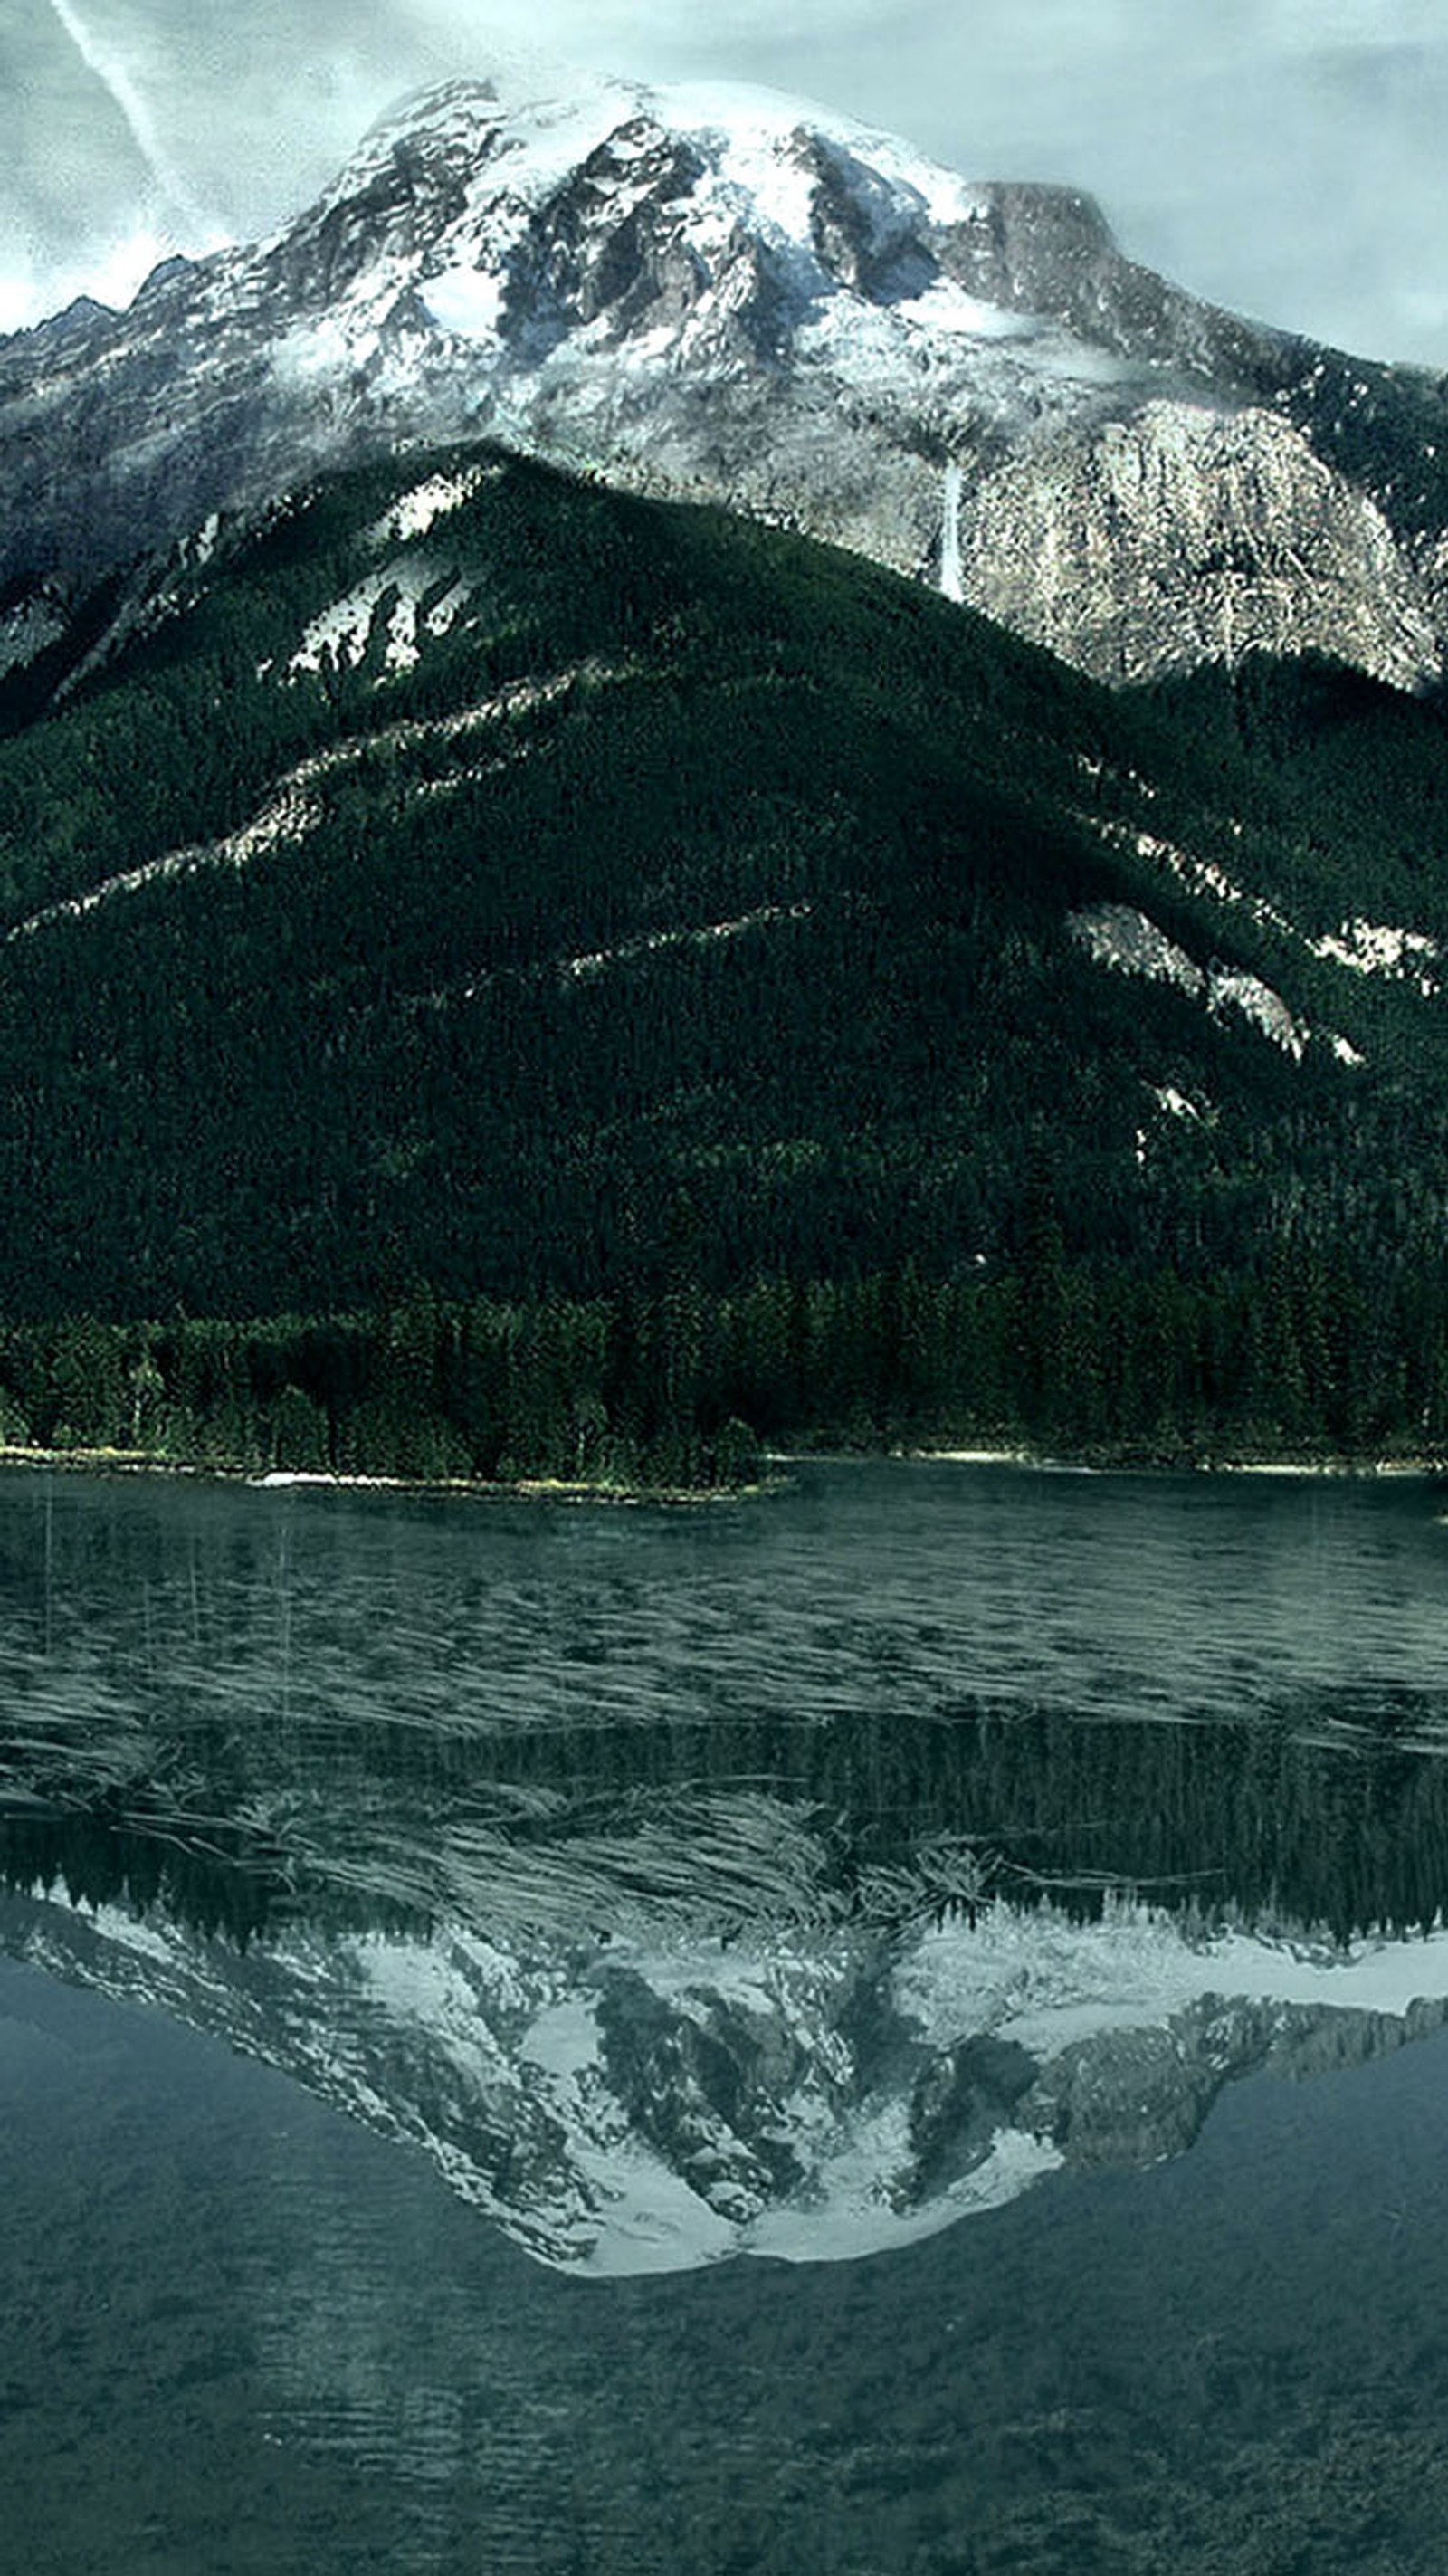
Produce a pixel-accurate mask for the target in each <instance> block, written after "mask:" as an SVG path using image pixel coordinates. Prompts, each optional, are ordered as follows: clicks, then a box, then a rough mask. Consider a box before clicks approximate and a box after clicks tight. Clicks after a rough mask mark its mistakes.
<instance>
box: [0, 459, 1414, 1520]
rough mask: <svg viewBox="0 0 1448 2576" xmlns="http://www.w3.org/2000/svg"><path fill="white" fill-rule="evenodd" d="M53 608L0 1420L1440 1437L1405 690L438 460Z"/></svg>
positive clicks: (27, 679)
mask: <svg viewBox="0 0 1448 2576" xmlns="http://www.w3.org/2000/svg"><path fill="white" fill-rule="evenodd" d="M90 636H91V642H92V651H91V657H90V659H89V661H88V662H81V663H79V664H77V665H74V666H73V667H71V668H70V669H69V670H66V669H62V668H60V667H58V666H57V665H56V664H55V663H52V664H51V665H50V666H49V667H47V668H44V669H42V670H41V671H39V672H38V673H37V672H32V673H30V674H27V675H17V676H15V677H13V678H12V679H11V680H10V681H9V682H8V683H6V684H3V685H0V713H3V714H4V716H5V719H6V722H7V724H8V731H7V733H6V736H5V738H4V739H3V740H0V939H3V965H0V1315H3V1316H4V1317H5V1318H6V1319H7V1322H8V1326H9V1341H8V1343H6V1344H5V1345H4V1346H3V1347H0V1403H3V1404H4V1406H5V1408H6V1413H7V1417H8V1419H9V1421H10V1424H11V1428H12V1430H16V1431H21V1432H23V1433H25V1434H28V1435H29V1436H32V1437H37V1438H40V1437H46V1438H62V1437H63V1438H64V1439H75V1440H84V1439H92V1438H101V1437H105V1438H107V1439H120V1438H125V1437H128V1436H132V1437H135V1438H137V1439H138V1440H140V1441H141V1442H142V1444H143V1445H145V1444H147V1443H150V1444H152V1445H154V1444H155V1443H156V1442H158V1441H160V1442H161V1443H162V1444H163V1445H165V1444H166V1443H169V1445H171V1446H172V1447H173V1448H179V1449H181V1450H182V1451H188V1450H192V1451H194V1450H198V1449H199V1451H200V1452H201V1454H213V1455H220V1454H229V1455H237V1456H240V1457H242V1458H245V1459H247V1460H253V1461H255V1462H257V1463H267V1461H268V1460H269V1459H272V1458H281V1459H283V1460H284V1461H285V1460H289V1459H290V1460H293V1462H294V1463H302V1464H313V1463H316V1464H347V1463H356V1464H371V1465H377V1464H382V1463H386V1462H387V1460H388V1458H389V1456H390V1457H391V1458H392V1459H393V1461H394V1462H395V1463H400V1464H403V1465H407V1466H409V1467H412V1468H414V1469H418V1470H420V1471H424V1472H426V1471H428V1467H429V1461H430V1462H431V1466H432V1467H433V1468H439V1467H442V1466H446V1467H447V1468H449V1469H451V1470H458V1471H465V1472H496V1471H498V1470H499V1469H500V1468H506V1469H512V1470H526V1469H529V1468H532V1467H538V1466H546V1467H548V1468H551V1469H555V1470H558V1471H562V1472H572V1471H573V1470H574V1469H576V1468H580V1467H581V1468H582V1469H583V1470H584V1471H589V1472H591V1471H596V1470H597V1469H598V1468H599V1467H600V1466H601V1464H603V1463H604V1462H605V1459H606V1457H612V1458H615V1459H616V1458H618V1457H620V1456H623V1455H624V1454H627V1455H629V1456H637V1455H638V1453H639V1451H640V1449H641V1448H642V1449H643V1450H644V1451H646V1452H648V1453H649V1454H655V1453H656V1452H658V1450H659V1444H660V1443H663V1444H664V1447H665V1448H666V1449H669V1454H670V1456H671V1458H672V1459H673V1461H674V1463H675V1464H676V1465H678V1464H680V1462H682V1471H683V1472H688V1470H689V1467H690V1465H691V1464H694V1465H697V1463H698V1461H699V1459H700V1458H701V1457H702V1456H703V1453H704V1451H705V1450H708V1451H709V1453H710V1455H711V1457H712V1458H713V1460H714V1464H715V1465H716V1466H717V1465H718V1464H719V1463H720V1461H719V1456H718V1451H719V1440H720V1435H721V1434H722V1431H723V1428H724V1426H725V1425H726V1424H728V1423H729V1422H731V1421H732V1420H734V1419H735V1418H736V1417H738V1418H741V1419H742V1421H743V1422H744V1424H745V1425H746V1426H748V1428H750V1429H752V1430H753V1431H755V1432H757V1433H759V1434H760V1435H761V1436H764V1437H769V1438H790V1439H797V1438H799V1437H801V1436H805V1435H807V1434H809V1433H812V1432H814V1433H818V1434H820V1435H821V1436H825V1435H832V1436H849V1437H862V1438H881V1437H890V1436H920V1435H925V1434H931V1433H939V1432H950V1431H962V1430H967V1429H968V1430H976V1431H981V1432H985V1431H991V1432H1000V1431H1008V1432H1019V1431H1025V1432H1029V1433H1030V1434H1031V1435H1032V1436H1036V1437H1042V1436H1044V1437H1056V1438H1070V1439H1073V1440H1076V1441H1086V1442H1100V1443H1107V1444H1116V1445H1120V1444H1122V1443H1126V1444H1128V1445H1129V1444H1139V1445H1142V1446H1145V1447H1148V1448H1149V1447H1152V1446H1156V1447H1162V1448H1174V1449H1180V1448H1182V1447H1202V1446H1206V1447H1211V1446H1213V1445H1219V1444H1220V1443H1221V1442H1223V1441H1231V1440H1237V1441H1239V1442H1241V1441H1254V1440H1255V1441H1260V1440H1268V1439H1273V1438H1280V1437H1284V1436H1290V1437H1292V1438H1293V1439H1295V1440H1299V1441H1307V1440H1312V1439H1320V1440H1322V1441H1324V1442H1328V1443H1331V1444H1332V1445H1336V1446H1350V1447H1351V1446H1360V1445H1374V1444H1378V1445H1380V1444H1383V1443H1392V1444H1396V1445H1400V1446H1401V1445H1410V1444H1411V1445H1421V1444H1422V1443H1423V1442H1424V1441H1433V1440H1436V1439H1437V1438H1439V1437H1440V1436H1442V1437H1444V1438H1448V1420H1445V1419H1444V1412H1443V1408H1444V1405H1445V1401H1448V1396H1445V1389H1448V1320H1445V1310H1448V1298H1445V1296H1444V1293H1443V1288H1442V1283H1441V1262H1440V1257H1439V1245H1440V1241H1441V1237H1442V1228H1443V1209H1444V1173H1445V1170H1448V1164H1445V1158H1444V1151H1443V1147H1444V1140H1445V1134H1448V1057H1445V1048H1444V1035H1443V1031H1444V1005H1443V1002H1442V1000H1441V998H1440V996H1439V994H1438V991H1437V964H1436V961H1437V957H1438V950H1439V947H1440V945H1442V946H1448V883H1445V876H1444V869H1443V865H1442V862H1441V858H1440V850H1441V847H1442V838H1443V799H1444V795H1445V788H1444V780H1445V778H1448V764H1445V761H1444V751H1445V725H1444V718H1443V716H1442V714H1441V713H1440V712H1439V711H1438V710H1436V709H1434V708H1432V707H1430V706H1427V705H1424V704H1420V703H1415V702H1410V701H1406V700H1402V699H1398V698H1394V697H1392V696H1391V695H1390V694H1389V693H1388V692H1385V691H1381V690H1376V689H1373V688H1372V687H1370V686H1369V684H1366V683H1363V682H1361V681H1358V680H1347V679H1343V678H1340V677H1338V676H1337V675H1334V674H1332V673H1330V672H1327V671H1319V670H1312V669H1309V670H1302V671H1297V672H1295V673H1285V674H1284V673H1273V672H1270V671H1261V672H1253V671H1249V672H1247V673H1245V674H1242V675H1239V677H1238V678H1237V680H1235V681H1227V680H1223V679H1220V678H1215V677H1213V678H1207V679H1203V680H1200V681H1192V682H1186V683H1177V684H1174V685H1173V686H1171V687H1170V688H1166V689H1162V690H1160V691H1158V692H1155V693H1146V694H1143V695H1139V696H1137V697H1135V698H1132V699H1120V698H1113V697H1111V696H1110V695H1108V694H1107V693H1106V692H1104V691H1102V690H1100V689H1098V688H1096V687H1094V686H1093V685H1091V684H1090V683H1088V682H1086V681H1084V680H1082V679H1080V678H1078V677H1076V676H1075V675H1073V674H1071V673H1069V672H1067V671H1066V670H1065V669H1064V668H1062V667H1061V666H1059V665H1057V664H1056V663H1054V662H1052V661H1051V660H1050V658H1049V657H1047V656H1046V655H1044V654H1040V653H1037V652H1035V651H1033V650H1031V649H1030V648H1028V647H1026V646H1024V645H1022V644H1020V643H1017V642H1015V641H1013V640H1012V639H1010V638H1009V637H1007V636H1006V635H1004V634H1003V633H1001V632H999V631H998V630H996V629H993V628H991V627H989V626H987V625H986V624H985V623H984V622H982V621H980V620H978V619H975V618H973V617H972V616H970V615H969V614H968V613H966V612H964V611H962V610H960V609H957V608H953V607H951V606H950V605H948V604H947V603H945V602H943V601H941V600H939V599H937V598H935V597H934V596H932V595H931V594H929V593H927V592H925V591H923V590H921V589H919V588H915V587H912V586H910V585H908V584H905V583H903V582H900V581H898V580H896V579H894V578H893V577H891V576H889V575H886V574H884V573H880V572H877V571H875V570H873V569H872V568H870V567H867V566H865V565H862V564H861V563H859V562H858V561H856V560H854V559H852V558H847V557H844V556H841V555H836V554H832V553H830V552H828V551H826V550H823V549H820V548H817V547H813V546H810V545H807V544H805V543H804V542H802V541H800V540H797V539H794V538H792V537H790V536H788V535H786V534H783V533H778V532H771V531H766V530H762V529H759V528H757V527H750V526H746V525H743V524H740V523H737V522H733V521H731V520H729V519H727V518H726V517H724V516H723V515H722V514H720V513H718V512H713V511H707V510H689V509H681V508H678V507H667V506H664V505H660V504H649V503H644V502H640V501H636V500H628V499H625V498H623V497H621V496H619V495H617V494H615V493H613V492H610V491H608V490H606V489H604V488H602V487H601V486H597V485H592V484H589V483H586V482H574V481H569V480H567V479H563V478H560V477H558V476H556V475H552V474H549V473H547V472H545V471H544V470H542V469H541V468H538V467H536V466H533V465H531V464H527V463H524V462H522V461H519V460H516V459H508V458H504V457H501V456H495V455H490V454H487V453H485V452H479V451H468V452H465V453H451V454H446V455H440V456H439V455H433V456H425V457H420V456H416V455H413V456H409V457H408V458H406V459H401V460H398V461H397V462H396V463H395V464H393V465H392V466H390V467H389V468H388V469H386V470H375V471H371V472H367V473H363V474H359V475H353V476H350V477H345V478H341V479H339V480H337V481H335V482H332V483H330V484H328V485H326V486H323V487H321V488H319V489H317V490H316V491H314V492H312V493H311V494H309V495H306V496H303V497H302V498H300V499H299V500H298V501H296V502H294V503H292V504H290V505H288V506H287V507H285V508H284V509H282V510H280V511H277V512H274V513H272V514H270V516H269V517H268V518H267V519H266V520H265V521H264V522H263V523H262V524H260V525H259V526H254V527H251V528H242V529H239V530H225V529H223V530H221V531H215V530H211V531H208V532H207V533H206V536H205V538H204V540H203V541H201V542H199V543H198V544H197V545H196V546H194V547H193V548H192V549H191V550H190V554H189V558H188V559H187V560H185V561H183V562H181V563H180V564H178V565H173V566H171V567H169V568H168V569H167V571H166V572H165V574H164V576H153V577H152V579H151V582H150V584H149V587H148V586H147V585H145V584H143V583H141V582H140V581H134V582H132V584H131V585H130V586H129V587H128V588H127V587H124V586H123V587H122V588H120V589H117V590H114V591H112V592H111V593H109V594H108V595H107V597H106V598H105V599H104V600H103V601H98V603H97V605H96V608H95V612H94V615H93V617H92V619H91V621H90ZM1369 934H1371V935H1369ZM1144 970H1150V971H1144ZM278 1318H281V1319H284V1320H282V1321H281V1322H277V1321H276V1319H278ZM81 1319H86V1329H87V1331H88V1333H89V1335H90V1341H89V1344H88V1347H89V1350H90V1353H91V1358H90V1360H89V1361H88V1362H87V1363H86V1365H85V1367H83V1368H82V1369H81V1370H80V1373H79V1379H77V1378H76V1372H75V1370H74V1369H73V1368H72V1369H71V1375H70V1377H69V1378H67V1375H66V1370H67V1367H68V1366H69V1365H70V1364H69V1363H68V1362H65V1361H63V1360H62V1358H61V1357H60V1356H59V1353H60V1351H61V1348H62V1345H64V1346H65V1347H67V1348H73V1347H74V1345H75V1338H76V1333H77V1330H78V1327H79V1324H80V1321H81ZM268 1319H272V1320H271V1321H270V1322H269V1321H268ZM420 1319H422V1320H420ZM428 1319H430V1320H428ZM142 1326H146V1327H148V1328H150V1329H146V1330H142V1329H140V1328H141V1327H142ZM399 1334H401V1337H402V1340H403V1341H404V1342H406V1341H407V1340H408V1336H409V1335H410V1336H411V1343H410V1345H409V1347H410V1349H411V1357H410V1359H409V1361H408V1363H407V1367H406V1368H405V1369H403V1371H402V1376H401V1379H400V1380H399V1378H398V1370H397V1367H396V1366H394V1365H393V1362H392V1361H391V1360H389V1359H388V1357H387V1354H388V1352H389V1351H391V1352H394V1353H395V1350H396V1347H397V1345H398V1338H399ZM207 1335H209V1336H210V1337H211V1339H210V1340H209V1341H207V1340H206V1336H207ZM540 1336H541V1342H540ZM67 1337H68V1338H67ZM223 1345H224V1353H223ZM423 1345H425V1346H426V1347H425V1348H424V1347H423ZM539 1348H543V1349H544V1353H545V1355H544V1356H543V1357H542V1358H538V1357H537V1356H536V1352H537V1350H538V1349H539ZM529 1350H531V1351H533V1352H534V1354H535V1356H534V1357H533V1358H531V1359H526V1360H525V1359H524V1358H520V1356H519V1355H520V1352H525V1351H529ZM208 1353H209V1354H210V1356H209V1357H208V1356H207V1354H208ZM389 1372H390V1374H389ZM510 1372H512V1375H511V1376H510ZM520 1372H521V1374H520ZM515 1381H516V1382H515ZM505 1385H511V1386H512V1388H513V1392H512V1394H505V1393H504V1392H501V1391H500V1390H502V1389H504V1387H505ZM525 1385H526V1389H527V1392H526V1393H524V1392H520V1390H521V1389H523V1388H524V1386H525ZM399 1388H400V1391H399ZM540 1390H542V1391H540ZM550 1390H551V1392H550ZM283 1399H285V1401H283ZM279 1404H281V1405H282V1412H281V1414H280V1415H279V1414H278V1411H277V1408H278V1405H279ZM510 1406H511V1407H512V1412H511V1413H510V1411H509V1407H510ZM288 1408H289V1418H290V1428H288V1427H287V1424H288ZM520 1409H521V1412H522V1414H523V1415H524V1416H525V1417H527V1420H526V1421H525V1422H524V1424H523V1427H522V1428H521V1429H520V1426H519V1422H518V1420H517V1418H516V1417H517V1415H518V1414H519V1411H520ZM423 1421H431V1422H433V1423H434V1424H435V1425H437V1426H439V1428H438V1431H437V1437H436V1438H435V1439H434V1440H432V1441H431V1443H430V1444H429V1442H428V1441H426V1440H422V1441H421V1448H419V1441H420V1435H419V1434H418V1433H417V1431H416V1426H417V1425H418V1424H419V1423H421V1422H423ZM405 1422H410V1423H411V1424H412V1425H413V1426H414V1432H413V1435H412V1437H411V1439H410V1441H409V1439H408V1438H406V1437H404V1436H403V1432H402V1429H401V1427H400V1426H401V1425H402V1424H404V1423H405ZM387 1425H390V1426H391V1427H390V1428H387V1427H386V1426H387ZM218 1426H221V1427H218ZM227 1426H229V1428H228V1427H227ZM279 1426H280V1427H279ZM359 1426H360V1427H359ZM730 1438H731V1439H735V1438H736V1435H735V1434H733V1433H731V1435H730ZM670 1443H672V1448H671V1449H670V1448H669V1444H670ZM701 1444H702V1446H701ZM724 1446H725V1449H726V1450H727V1449H728V1446H729V1444H728V1442H725V1444H724ZM736 1446H737V1440H736ZM423 1451H425V1452H426V1455H423V1454H421V1452H423ZM730 1454H731V1455H732V1454H734V1453H733V1452H731V1453H730ZM725 1463H726V1464H727V1460H726V1462H725Z"/></svg>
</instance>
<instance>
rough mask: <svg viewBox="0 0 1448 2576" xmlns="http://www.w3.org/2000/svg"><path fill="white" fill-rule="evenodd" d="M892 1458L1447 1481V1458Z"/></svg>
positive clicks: (947, 1454) (1107, 1452)
mask: <svg viewBox="0 0 1448 2576" xmlns="http://www.w3.org/2000/svg"><path fill="white" fill-rule="evenodd" d="M891 1454H892V1455H895V1456H901V1457H907V1458H913V1459H916V1460H918V1461H920V1462H921V1463H922V1464H928V1463H931V1462H934V1463H936V1464H938V1465H951V1466H960V1467H1031V1468H1036V1469H1038V1470H1043V1471H1049V1470H1052V1469H1055V1470H1057V1471H1063V1470H1070V1471H1071V1472H1073V1473H1075V1474H1077V1475H1083V1474H1094V1475H1201V1476H1337V1477H1362V1478H1365V1479H1366V1478H1376V1477H1388V1476H1396V1477H1403V1478H1408V1479H1411V1478H1413V1477H1417V1478H1420V1479H1422V1480H1424V1481H1425V1482H1431V1481H1433V1480H1434V1479H1436V1478H1440V1477H1448V1458H1442V1457H1434V1456H1427V1455H1409V1456H1403V1457H1376V1456H1373V1457H1360V1458H1357V1457H1349V1456H1346V1455H1339V1454H1336V1453H1333V1454H1325V1453H1323V1452H1306V1451H1304V1452H1303V1453H1302V1454H1301V1455H1299V1456H1296V1457H1291V1456H1282V1455H1280V1454H1277V1455H1273V1456H1270V1457H1269V1456H1261V1457H1257V1456H1249V1455H1244V1454H1242V1453H1241V1452H1232V1453H1230V1454H1228V1455H1226V1456H1223V1457H1212V1456H1208V1455H1204V1454H1203V1453H1202V1452H1200V1451H1198V1450H1182V1451H1180V1452H1173V1451H1170V1450H1165V1451H1160V1452H1158V1451H1142V1450H1140V1449H1121V1450H1115V1449H1092V1450H1089V1451H1079V1452H1078V1451H1075V1450H1070V1449H1061V1450H1054V1449H1026V1448H1022V1447H1019V1446H1016V1445H1013V1444H1009V1443H1006V1442H1002V1443H1001V1444H1000V1445H999V1446H997V1447H978V1448H960V1449H957V1448H950V1449H908V1450H901V1451H894V1452H892V1453H891Z"/></svg>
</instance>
